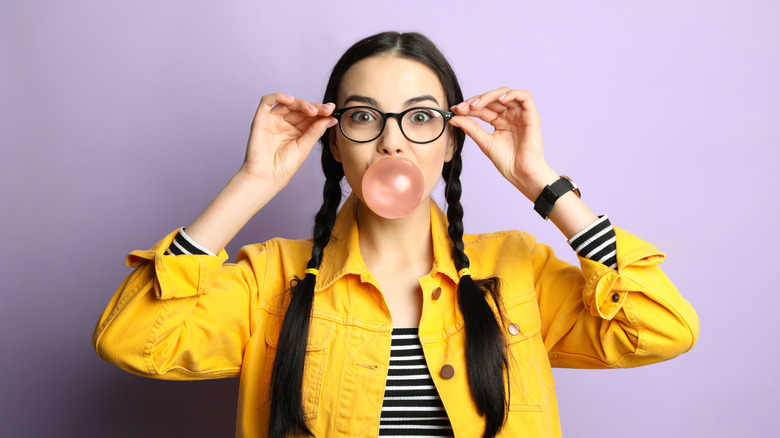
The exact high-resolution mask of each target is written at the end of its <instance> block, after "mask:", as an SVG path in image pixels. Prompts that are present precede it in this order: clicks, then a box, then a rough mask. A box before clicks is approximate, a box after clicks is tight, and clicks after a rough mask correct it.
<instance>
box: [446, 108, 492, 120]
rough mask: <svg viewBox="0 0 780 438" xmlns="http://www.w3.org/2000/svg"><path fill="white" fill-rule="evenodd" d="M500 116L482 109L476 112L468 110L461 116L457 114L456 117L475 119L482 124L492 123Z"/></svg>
mask: <svg viewBox="0 0 780 438" xmlns="http://www.w3.org/2000/svg"><path fill="white" fill-rule="evenodd" d="M500 115H501V114H500V113H497V112H495V111H493V110H491V109H489V108H482V109H478V110H469V111H468V112H465V113H463V114H458V115H457V116H456V117H458V116H463V117H476V118H478V119H480V120H482V121H483V122H487V123H493V121H494V120H496V119H497V118H498V117H499V116H500Z"/></svg>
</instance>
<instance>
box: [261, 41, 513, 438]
mask: <svg viewBox="0 0 780 438" xmlns="http://www.w3.org/2000/svg"><path fill="white" fill-rule="evenodd" d="M380 55H392V56H398V57H401V58H407V59H411V60H415V61H418V62H420V63H422V64H424V65H425V66H427V67H428V68H430V69H431V70H433V71H434V72H435V73H436V75H437V76H438V77H439V81H440V82H441V85H442V88H443V89H444V92H445V95H446V97H447V106H448V107H449V106H451V105H455V104H458V103H460V102H462V101H463V93H462V92H461V90H460V85H459V84H458V79H457V78H456V76H455V73H454V72H453V70H452V68H451V67H450V65H449V63H448V62H447V60H446V59H445V58H444V55H442V53H441V52H440V51H439V50H438V49H437V48H436V46H435V45H434V44H433V43H432V42H431V41H430V40H429V39H428V38H426V37H425V36H423V35H421V34H419V33H398V32H383V33H380V34H377V35H373V36H370V37H368V38H365V39H363V40H361V41H358V42H357V43H355V45H353V46H352V47H350V48H349V49H348V50H347V51H346V52H345V53H344V55H343V56H342V57H341V59H339V61H338V62H337V63H336V66H335V67H334V68H333V72H332V73H331V76H330V80H329V81H328V85H327V87H326V89H325V96H324V98H323V102H335V101H336V94H337V93H338V89H339V86H340V85H341V80H342V78H343V77H344V74H346V72H347V70H349V68H350V67H352V66H353V65H354V64H355V63H357V62H358V61H360V60H363V59H365V58H369V57H371V56H380ZM454 139H455V148H456V149H455V154H454V157H453V159H452V160H451V161H449V162H447V163H445V165H444V168H443V169H442V176H443V177H444V179H445V181H446V186H445V197H446V200H447V219H448V221H449V228H448V230H447V231H448V234H449V236H450V239H451V240H452V243H453V248H452V258H453V260H454V262H455V266H456V268H457V269H458V270H461V269H464V268H468V267H469V258H468V257H467V256H466V254H465V252H464V246H463V207H462V206H461V204H460V196H461V184H460V173H461V169H462V161H461V150H462V149H463V142H464V140H465V134H464V133H463V131H461V130H460V129H454ZM320 140H321V142H322V156H321V162H322V170H323V172H324V173H325V187H324V189H323V203H322V207H321V208H320V210H319V212H318V213H317V214H316V216H315V218H314V233H313V234H314V246H313V247H312V251H311V259H310V260H309V263H308V264H307V268H319V267H320V263H321V262H322V256H323V251H324V248H325V246H327V244H328V242H329V241H330V235H331V230H332V229H333V225H334V224H335V222H336V213H337V210H338V206H339V203H340V202H341V185H340V182H341V179H342V178H343V177H344V170H343V168H342V166H341V164H340V163H338V162H337V161H336V160H335V159H334V157H333V154H332V153H331V151H330V147H329V137H328V133H327V132H326V133H325V134H324V135H323V136H322V138H321V139H320ZM315 281H316V276H315V275H313V274H306V276H305V277H303V279H300V280H298V279H295V280H293V286H292V288H291V298H290V304H289V306H288V307H287V311H286V313H285V315H284V322H283V323H282V328H281V333H280V334H279V341H278V346H277V350H276V358H275V359H274V365H273V371H272V374H271V413H270V415H271V420H270V425H269V434H270V436H271V438H277V437H278V438H282V437H284V436H286V435H287V434H288V433H299V432H304V433H307V434H309V435H312V432H311V430H310V429H309V428H308V426H307V425H306V419H305V417H304V413H303V408H302V399H301V394H302V392H301V390H302V385H303V369H304V359H305V356H306V342H307V337H308V332H309V320H310V318H311V308H312V303H313V301H314V284H315ZM499 286H500V285H499V280H498V278H496V277H492V278H488V279H484V280H474V279H472V278H471V276H470V275H464V276H463V277H461V278H460V281H459V283H458V306H459V307H460V310H461V313H462V314H463V319H464V324H465V331H466V363H467V368H468V370H467V372H468V378H469V386H470V388H471V395H472V398H473V399H474V402H475V404H476V406H477V410H478V412H479V414H480V415H483V416H484V417H485V423H486V424H485V431H484V434H483V436H484V437H493V436H495V435H496V434H497V433H498V432H499V431H500V430H501V428H502V427H503V425H504V422H505V420H506V413H507V397H506V394H505V391H504V378H505V377H504V376H505V375H506V371H507V367H508V364H507V356H506V341H505V338H504V334H503V330H502V329H501V326H500V324H499V320H501V322H503V317H502V316H501V315H502V313H501V307H502V306H501V299H500V295H499ZM488 293H489V294H490V296H491V298H492V300H493V302H494V304H495V306H496V309H498V312H499V320H497V319H496V316H495V314H494V313H493V310H492V309H491V307H490V305H489V304H488V301H487V294H488ZM498 376H501V377H502V378H501V379H498V378H497V377H498Z"/></svg>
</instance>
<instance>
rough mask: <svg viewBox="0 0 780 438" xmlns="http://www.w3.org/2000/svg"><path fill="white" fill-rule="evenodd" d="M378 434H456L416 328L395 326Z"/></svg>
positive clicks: (449, 435)
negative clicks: (434, 382)
mask: <svg viewBox="0 0 780 438" xmlns="http://www.w3.org/2000/svg"><path fill="white" fill-rule="evenodd" d="M379 436H393V437H421V436H425V437H451V436H453V433H452V425H451V424H450V420H449V418H448V417H447V412H446V411H445V410H444V405H443V404H442V402H441V398H439V393H438V392H437V391H436V387H435V386H434V385H433V379H432V378H431V373H430V372H429V371H428V365H427V364H426V363H425V357H424V356H423V351H422V345H421V344H420V338H419V336H418V332H417V328H416V327H412V328H396V329H393V334H392V343H391V347H390V369H389V371H388V373H387V386H386V387H385V398H384V401H383V403H382V417H381V419H380V422H379Z"/></svg>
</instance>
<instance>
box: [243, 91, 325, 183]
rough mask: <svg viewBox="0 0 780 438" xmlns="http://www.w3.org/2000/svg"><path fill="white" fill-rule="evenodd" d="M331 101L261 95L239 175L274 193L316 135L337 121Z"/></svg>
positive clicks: (317, 137) (306, 150)
mask: <svg viewBox="0 0 780 438" xmlns="http://www.w3.org/2000/svg"><path fill="white" fill-rule="evenodd" d="M335 107H336V106H335V105H334V104H333V103H327V104H321V103H310V102H307V101H305V100H303V99H296V98H294V97H292V96H290V95H287V94H283V93H275V94H269V95H267V96H263V98H262V99H261V100H260V105H259V106H258V108H257V112H256V113H255V117H254V120H252V129H251V131H250V133H249V142H248V145H247V150H246V156H245V157H244V163H243V164H242V165H241V169H240V170H239V172H238V173H239V174H241V175H243V176H247V177H250V179H253V180H256V181H258V182H260V183H262V184H264V185H266V186H267V187H272V188H273V190H274V191H275V192H278V191H279V190H281V189H282V188H283V187H284V186H286V185H287V183H288V182H289V181H290V179H291V178H292V176H293V175H294V174H295V172H296V171H297V170H298V168H300V167H301V164H303V161H304V160H305V159H306V157H307V156H308V155H309V152H311V150H312V148H313V147H314V145H315V144H316V143H317V140H319V138H320V136H322V134H323V133H325V130H327V129H328V128H330V127H331V126H334V125H335V124H336V123H337V121H336V119H334V118H333V117H330V115H331V114H332V113H333V110H334V109H335Z"/></svg>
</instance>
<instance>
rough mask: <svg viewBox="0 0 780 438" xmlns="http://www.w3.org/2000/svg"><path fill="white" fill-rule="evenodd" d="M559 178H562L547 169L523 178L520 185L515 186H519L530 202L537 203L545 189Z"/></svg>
mask: <svg viewBox="0 0 780 438" xmlns="http://www.w3.org/2000/svg"><path fill="white" fill-rule="evenodd" d="M558 178H560V176H559V175H558V174H557V173H556V172H555V171H553V170H552V169H550V168H549V167H548V168H547V169H543V170H539V171H537V172H534V173H533V174H529V175H527V176H524V177H521V178H520V179H519V180H518V184H515V186H517V188H518V189H519V190H520V191H521V192H522V193H523V195H525V197H526V198H528V200H529V201H531V202H535V201H536V198H538V197H539V195H541V194H542V191H543V190H544V188H545V187H546V186H547V185H550V184H552V183H554V182H555V181H557V180H558Z"/></svg>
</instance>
